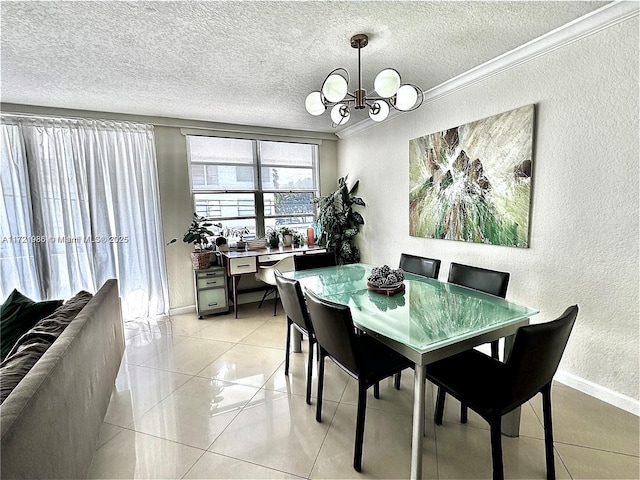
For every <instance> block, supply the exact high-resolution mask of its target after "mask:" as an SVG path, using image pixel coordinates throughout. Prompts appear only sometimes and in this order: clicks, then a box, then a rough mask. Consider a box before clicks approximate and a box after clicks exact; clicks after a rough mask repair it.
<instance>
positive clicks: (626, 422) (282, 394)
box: [89, 303, 639, 479]
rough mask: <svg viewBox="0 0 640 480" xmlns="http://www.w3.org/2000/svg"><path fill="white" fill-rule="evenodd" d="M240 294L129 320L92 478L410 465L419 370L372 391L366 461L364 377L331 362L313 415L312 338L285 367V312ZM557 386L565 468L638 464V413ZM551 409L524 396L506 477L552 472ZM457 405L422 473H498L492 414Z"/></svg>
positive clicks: (304, 474) (433, 438) (255, 474)
mask: <svg viewBox="0 0 640 480" xmlns="http://www.w3.org/2000/svg"><path fill="white" fill-rule="evenodd" d="M240 308H241V310H240V318H239V319H237V320H236V319H234V318H233V314H229V315H225V316H214V317H205V319H203V320H198V319H197V318H196V316H195V314H189V315H176V316H172V317H169V318H166V319H164V320H161V321H157V322H148V323H127V324H126V325H125V327H126V329H125V334H126V338H127V348H126V352H125V356H124V360H123V364H122V367H121V369H120V373H119V376H118V379H117V382H116V386H115V388H114V391H113V396H112V399H111V403H110V405H109V409H108V411H107V415H106V418H105V421H104V425H103V428H102V432H101V436H100V442H99V443H100V446H99V448H98V450H97V452H96V454H95V457H94V459H93V464H92V466H91V470H90V474H89V476H90V478H185V479H191V478H211V479H213V478H227V479H229V478H283V479H287V478H313V479H316V478H317V479H321V478H357V479H360V478H362V479H365V478H408V476H409V464H410V451H411V413H412V408H411V407H412V395H413V392H412V385H411V384H412V382H411V379H412V372H411V371H407V372H405V374H404V375H403V383H402V390H400V391H396V390H394V389H393V386H392V384H391V381H386V382H384V384H382V385H381V398H380V400H375V399H374V398H373V396H372V394H371V392H370V394H369V398H368V402H367V416H366V427H365V444H364V456H363V471H362V473H361V474H358V473H357V472H355V471H354V470H353V468H352V458H353V442H354V432H355V413H356V398H357V397H356V394H357V388H356V383H355V382H354V381H353V380H351V379H350V378H349V377H348V376H347V375H346V374H344V373H343V372H342V371H341V370H339V369H338V368H337V367H335V365H333V364H332V363H331V362H330V361H329V362H327V368H326V374H327V377H326V380H325V397H324V409H323V422H322V423H317V422H316V421H315V399H314V401H313V405H311V406H310V405H307V404H306V403H305V398H304V394H305V373H304V372H305V369H304V363H305V360H306V349H307V344H306V342H305V343H303V350H304V351H305V353H302V354H301V353H298V354H292V356H291V370H290V373H289V376H288V377H286V376H285V375H284V348H283V347H284V343H285V329H286V324H285V318H284V316H283V315H282V313H280V315H278V316H277V317H274V316H273V315H272V312H273V308H272V304H270V303H269V304H266V305H265V306H264V307H263V308H262V309H258V308H257V304H249V305H241V307H240ZM280 312H281V310H280ZM314 380H315V378H314ZM428 388H429V387H428ZM315 391H316V387H315V381H314V387H313V392H314V394H315ZM428 394H429V395H428V398H429V402H428V405H427V408H428V411H433V389H431V388H429V390H428ZM552 396H553V409H554V410H553V412H554V422H555V424H554V426H555V432H554V433H555V439H556V442H555V448H556V471H557V476H558V478H561V479H562V478H573V479H585V478H589V479H604V478H607V479H608V478H619V479H632V478H634V479H637V478H639V446H638V423H639V422H638V417H635V416H634V415H632V414H629V413H627V412H624V411H622V410H619V409H617V408H615V407H612V406H610V405H607V404H605V403H603V402H601V401H599V400H596V399H594V398H592V397H589V396H587V395H584V394H582V393H580V392H578V391H576V390H573V389H571V388H568V387H566V386H563V385H561V384H556V385H555V386H554V389H553V391H552ZM541 412H542V405H541V401H540V398H539V396H538V397H536V398H534V399H533V400H532V401H530V402H529V403H528V404H527V405H525V407H524V408H523V413H522V423H521V435H520V437H519V438H515V439H513V438H506V437H503V447H504V457H505V475H506V477H507V478H526V479H533V478H540V479H542V478H545V463H544V443H543V438H544V436H543V428H542V423H541V417H542V414H541ZM457 415H458V405H457V402H456V401H455V400H452V399H450V398H448V399H447V409H446V412H445V423H444V425H442V426H439V427H436V426H435V425H434V424H433V423H432V422H429V424H428V428H427V437H426V438H425V441H424V453H423V477H424V478H429V479H459V478H467V479H480V478H490V477H491V455H490V444H489V430H488V426H487V425H486V423H484V422H483V421H482V419H480V418H479V417H478V416H476V415H475V414H474V413H473V412H470V416H469V423H468V424H467V425H461V424H460V423H459V421H458V417H457Z"/></svg>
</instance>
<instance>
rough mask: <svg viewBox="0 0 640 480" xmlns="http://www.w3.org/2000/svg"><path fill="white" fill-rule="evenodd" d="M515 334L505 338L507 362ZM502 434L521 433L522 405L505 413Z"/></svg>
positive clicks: (508, 435)
mask: <svg viewBox="0 0 640 480" xmlns="http://www.w3.org/2000/svg"><path fill="white" fill-rule="evenodd" d="M515 337H516V336H515V335H509V336H508V337H505V339H504V359H505V362H506V361H507V359H508V358H509V355H510V354H511V349H512V348H513V341H514V339H515ZM502 434H503V435H506V436H507V437H517V436H519V435H520V407H518V408H516V409H515V410H513V411H511V412H509V413H507V414H506V415H503V417H502Z"/></svg>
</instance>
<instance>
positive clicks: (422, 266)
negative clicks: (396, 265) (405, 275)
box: [400, 253, 441, 278]
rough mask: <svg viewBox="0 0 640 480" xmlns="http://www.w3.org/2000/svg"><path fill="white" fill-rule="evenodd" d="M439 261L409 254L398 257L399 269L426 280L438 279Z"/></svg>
mask: <svg viewBox="0 0 640 480" xmlns="http://www.w3.org/2000/svg"><path fill="white" fill-rule="evenodd" d="M440 263H441V262H440V260H436V259H434V258H426V257H419V256H417V255H411V254H409V253H402V254H401V255H400V268H401V269H402V270H404V271H405V272H409V273H414V274H416V275H421V276H423V277H428V278H438V273H439V272H440Z"/></svg>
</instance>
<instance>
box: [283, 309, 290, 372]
mask: <svg viewBox="0 0 640 480" xmlns="http://www.w3.org/2000/svg"><path fill="white" fill-rule="evenodd" d="M291 323H292V322H291V319H290V318H289V317H287V345H286V347H285V348H286V349H285V354H284V374H285V375H289V351H290V347H291Z"/></svg>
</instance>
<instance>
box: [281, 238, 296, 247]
mask: <svg viewBox="0 0 640 480" xmlns="http://www.w3.org/2000/svg"><path fill="white" fill-rule="evenodd" d="M292 241H293V235H283V236H282V244H283V245H284V246H285V247H290V246H291V242H292Z"/></svg>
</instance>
